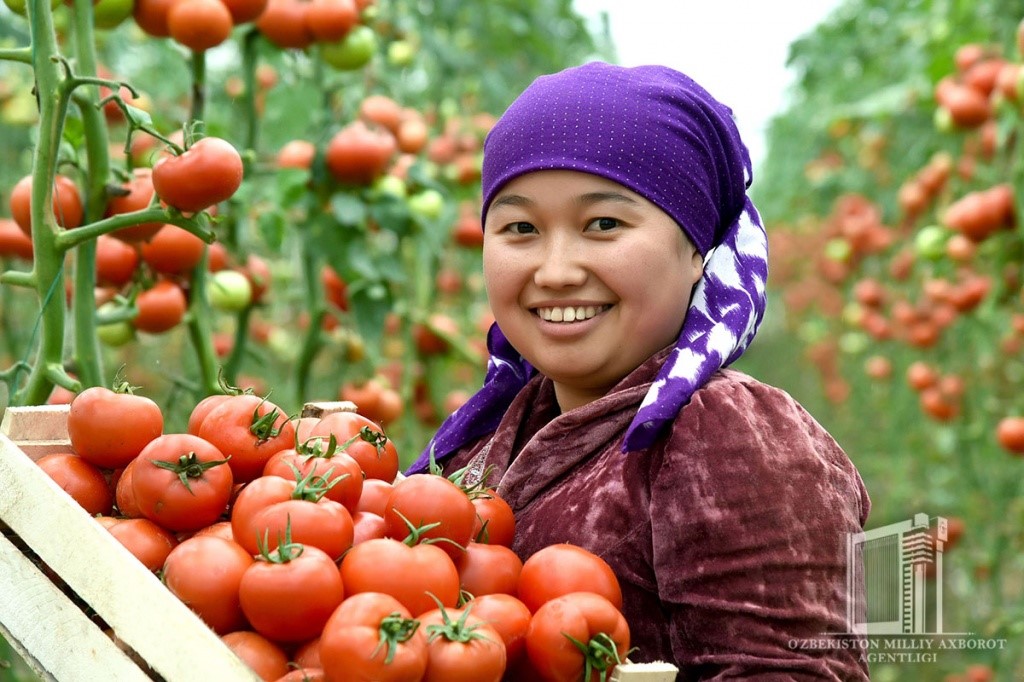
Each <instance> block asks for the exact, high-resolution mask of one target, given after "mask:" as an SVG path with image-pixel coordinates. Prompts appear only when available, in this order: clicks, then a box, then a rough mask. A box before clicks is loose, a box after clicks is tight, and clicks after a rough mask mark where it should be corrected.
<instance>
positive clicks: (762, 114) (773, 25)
mask: <svg viewBox="0 0 1024 682" xmlns="http://www.w3.org/2000/svg"><path fill="white" fill-rule="evenodd" d="M573 4H574V7H575V8H576V11H577V12H579V13H580V14H581V15H583V16H585V17H588V18H589V17H597V16H598V15H599V13H600V12H601V11H602V10H603V11H607V12H608V15H609V19H610V25H611V31H612V41H613V42H614V44H615V47H616V49H617V51H618V61H619V63H621V64H623V65H624V66H637V65H640V64H664V65H666V66H670V67H672V68H675V69H678V70H679V71H682V72H683V73H685V74H687V75H688V76H690V77H691V78H693V79H694V80H696V81H697V82H698V83H700V84H701V85H702V86H704V88H705V89H707V91H708V92H710V93H711V94H712V95H714V96H715V97H716V98H718V99H719V100H721V101H722V102H723V103H725V104H726V105H728V106H730V107H732V110H733V112H734V113H735V114H736V118H737V122H738V125H739V128H740V134H741V135H742V136H743V140H744V142H746V144H747V147H748V148H749V149H750V155H751V159H752V160H753V163H754V166H755V169H756V166H757V164H758V163H759V162H760V160H761V159H763V158H764V153H765V149H764V139H763V137H764V130H765V127H766V126H767V125H768V121H769V119H770V118H771V117H772V116H773V115H775V114H776V113H778V112H780V111H781V110H782V108H783V107H784V105H785V103H786V101H787V100H786V93H787V89H788V87H789V85H790V84H791V83H792V79H793V75H792V74H791V73H789V71H788V70H787V69H786V58H787V56H788V55H789V44H790V43H791V42H793V41H794V40H796V39H797V38H799V37H801V36H803V35H804V34H806V33H808V32H809V31H811V30H812V29H813V28H814V27H815V26H816V25H817V24H818V23H820V22H821V21H822V20H823V19H824V18H825V17H827V16H828V15H829V14H830V13H831V12H832V10H834V9H835V8H836V7H838V6H839V5H840V4H841V0H784V1H783V2H781V3H779V2H765V1H764V0H574V3H573ZM594 26H595V27H596V26H599V24H597V23H595V24H594ZM756 177H757V176H756V173H755V181H756Z"/></svg>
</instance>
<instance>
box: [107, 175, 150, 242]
mask: <svg viewBox="0 0 1024 682" xmlns="http://www.w3.org/2000/svg"><path fill="white" fill-rule="evenodd" d="M120 191H121V192H124V194H117V195H114V196H112V197H111V198H110V200H109V201H108V202H107V210H106V214H105V215H107V216H113V215H120V214H122V213H132V212H134V211H141V210H143V209H146V208H149V206H150V204H151V203H152V201H153V177H152V172H151V171H150V170H149V169H148V168H136V169H135V170H134V171H133V172H132V179H131V180H130V181H129V182H128V183H127V184H125V185H122V187H121V190H120ZM163 226H164V224H163V223H160V222H152V223H140V224H138V225H132V226H131V227H123V228H121V229H120V230H115V231H113V232H111V233H110V236H111V237H115V238H117V239H120V240H122V241H126V242H132V243H134V242H144V241H148V240H149V239H150V238H152V236H153V235H154V234H156V233H157V232H158V231H159V230H160V228H161V227H163Z"/></svg>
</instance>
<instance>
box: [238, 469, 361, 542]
mask: <svg viewBox="0 0 1024 682" xmlns="http://www.w3.org/2000/svg"><path fill="white" fill-rule="evenodd" d="M307 485H308V482H301V483H299V482H296V481H295V480H292V479H286V478H281V477H280V476H261V477H259V478H257V479H256V480H254V481H252V482H250V483H249V484H248V485H246V486H245V487H244V488H243V489H242V491H241V492H240V493H239V494H238V497H237V498H236V499H235V503H234V505H233V506H232V509H231V530H232V533H233V535H234V537H235V541H236V542H238V544H240V545H242V547H245V548H246V550H248V551H249V552H250V553H252V554H257V553H259V552H260V544H261V543H264V542H265V543H266V549H267V550H272V549H274V548H276V547H277V545H278V543H279V542H280V541H281V538H282V537H284V535H285V533H286V530H287V528H288V527H289V525H290V532H291V538H292V540H293V541H295V542H297V543H301V544H305V545H309V546H313V547H317V548H318V549H320V550H322V551H323V552H325V553H327V554H328V555H329V556H330V557H331V558H332V559H337V558H338V557H340V556H341V555H342V554H344V553H345V552H346V551H347V550H348V548H349V547H351V546H352V539H353V535H354V531H353V528H352V517H351V515H350V514H349V513H348V510H346V509H345V507H343V506H342V505H341V504H339V503H338V502H335V501H334V500H331V499H328V498H326V497H322V494H323V493H322V491H321V492H319V493H317V492H310V491H309V489H308V487H307ZM307 498H308V499H307Z"/></svg>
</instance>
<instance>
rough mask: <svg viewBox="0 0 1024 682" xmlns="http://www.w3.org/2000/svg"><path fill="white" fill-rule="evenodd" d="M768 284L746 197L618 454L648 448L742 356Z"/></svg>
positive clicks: (758, 231) (763, 246)
mask: <svg viewBox="0 0 1024 682" xmlns="http://www.w3.org/2000/svg"><path fill="white" fill-rule="evenodd" d="M767 279H768V236H767V234H766V233H765V230H764V227H763V226H762V224H761V218H760V216H759V215H758V213H757V209H756V208H755V207H754V204H753V203H751V201H750V199H749V198H748V199H746V201H745V203H744V207H743V210H742V211H741V212H740V215H739V217H738V218H737V220H736V222H734V223H733V224H732V225H730V226H729V229H728V230H727V231H726V233H725V236H724V238H723V239H722V242H721V243H720V244H719V245H718V246H716V247H715V248H714V250H712V251H711V253H710V254H709V256H708V258H707V259H706V261H705V263H704V275H703V277H701V279H700V281H698V282H697V285H696V286H695V287H694V290H693V298H692V299H691V301H690V307H689V310H688V311H687V313H686V320H685V321H684V322H683V329H682V331H681V332H680V334H679V340H678V341H677V343H676V347H675V349H674V350H673V351H672V353H671V354H670V355H669V357H668V359H667V360H666V361H665V364H664V366H663V367H662V368H661V372H660V373H659V374H658V377H657V379H655V381H654V383H653V384H652V385H651V388H650V390H649V391H648V393H647V396H646V397H645V398H644V401H643V403H642V404H641V405H640V409H639V411H638V412H637V415H636V417H635V418H634V419H633V423H632V424H630V425H629V428H628V429H627V430H626V437H625V441H624V443H623V447H622V450H623V452H632V451H635V450H642V449H644V448H647V447H650V446H651V445H652V444H653V443H654V441H655V440H656V439H657V438H658V436H659V435H660V434H661V433H662V431H663V430H664V429H665V428H666V427H668V426H669V425H670V424H671V423H672V422H673V421H674V420H675V418H676V416H677V415H678V414H679V411H680V410H681V409H683V407H684V406H685V405H686V404H687V403H688V402H690V398H691V397H692V396H693V394H694V392H695V391H697V389H699V388H700V387H701V386H703V385H704V384H706V383H707V382H708V381H709V380H710V379H711V376H712V375H713V374H714V373H715V372H717V371H718V370H719V369H721V368H722V367H726V366H728V365H730V364H731V363H733V362H734V361H736V359H737V358H739V357H740V356H741V355H742V354H743V351H745V350H746V349H747V346H749V345H750V342H751V341H752V340H753V339H754V334H756V333H757V328H758V326H759V325H760V324H761V319H762V318H763V317H764V310H765V305H766V303H767V299H766V292H765V284H766V282H767Z"/></svg>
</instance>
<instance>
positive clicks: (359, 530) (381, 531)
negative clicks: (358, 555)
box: [352, 511, 388, 545]
mask: <svg viewBox="0 0 1024 682" xmlns="http://www.w3.org/2000/svg"><path fill="white" fill-rule="evenodd" d="M387 529H388V528H387V524H386V523H384V517H383V516H378V515H377V514H374V513H373V512H367V511H357V512H356V513H355V514H353V515H352V544H353V545H358V544H359V543H360V542H366V541H367V540H372V539H374V538H383V537H387Z"/></svg>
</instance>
